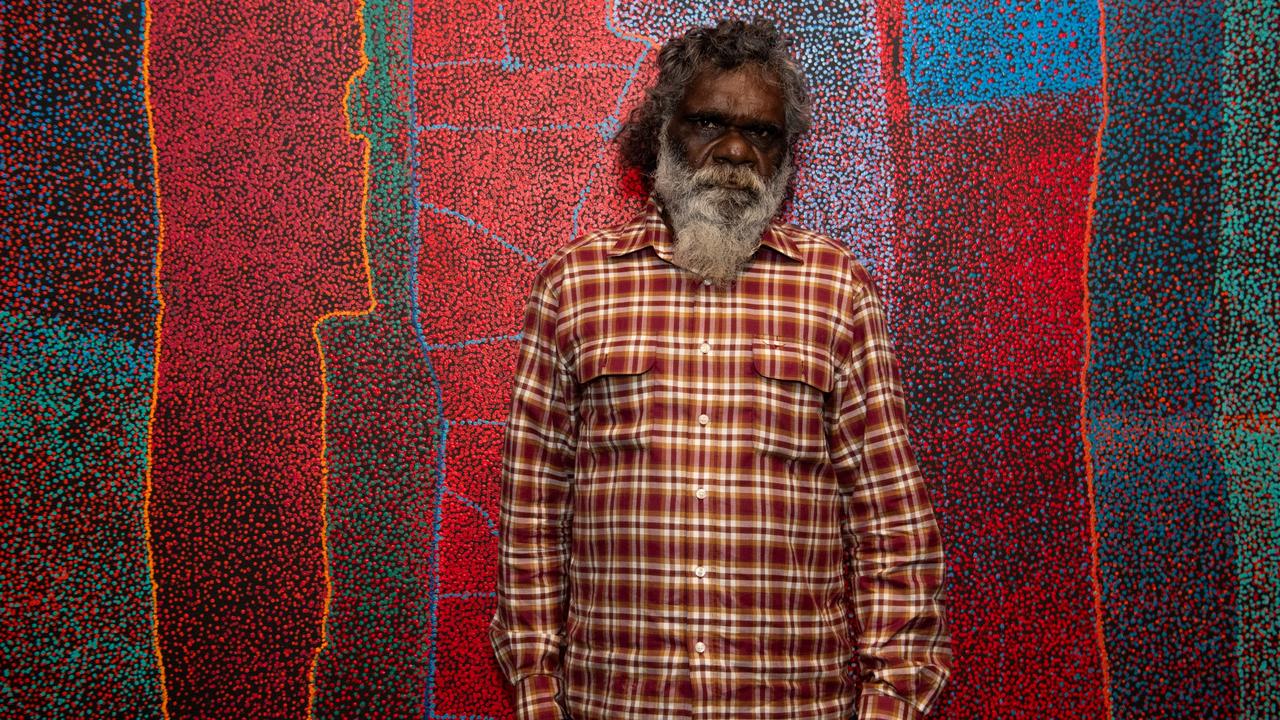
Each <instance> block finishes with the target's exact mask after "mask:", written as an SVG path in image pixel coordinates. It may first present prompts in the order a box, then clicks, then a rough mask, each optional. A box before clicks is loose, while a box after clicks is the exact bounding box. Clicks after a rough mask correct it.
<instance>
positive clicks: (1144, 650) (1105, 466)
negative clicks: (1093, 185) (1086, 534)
mask: <svg viewBox="0 0 1280 720" xmlns="http://www.w3.org/2000/svg"><path fill="white" fill-rule="evenodd" d="M1221 22H1222V7H1221V4H1220V3H1217V2H1208V3H1169V4H1158V3H1146V2H1120V3H1114V4H1112V3H1108V4H1107V5H1106V27H1107V38H1106V46H1107V49H1108V61H1109V62H1108V86H1109V97H1110V105H1109V107H1110V117H1109V121H1108V124H1107V127H1106V130H1105V133H1104V136H1103V159H1102V167H1101V169H1100V181H1099V188H1098V201H1097V206H1096V212H1097V214H1096V219H1095V226H1094V227H1095V239H1094V243H1093V247H1092V248H1091V251H1090V257H1089V278H1088V282H1089V290H1090V294H1091V299H1092V333H1093V351H1092V365H1091V369H1090V372H1089V376H1088V387H1089V402H1088V406H1087V414H1088V421H1089V427H1090V433H1089V435H1090V441H1091V444H1092V450H1093V453H1092V454H1093V458H1094V467H1095V487H1096V491H1097V506H1098V530H1099V533H1100V535H1101V553H1100V554H1101V566H1102V583H1103V593H1104V607H1105V610H1106V616H1105V631H1106V639H1107V649H1108V652H1109V656H1110V661H1111V668H1112V692H1111V697H1112V703H1113V705H1114V709H1115V714H1114V715H1115V717H1117V718H1137V717H1143V718H1151V717H1231V716H1233V715H1234V714H1235V712H1236V692H1235V685H1236V678H1235V676H1234V672H1233V669H1232V668H1233V666H1234V659H1233V651H1234V647H1233V644H1234V636H1235V632H1236V630H1235V624H1236V622H1237V619H1236V610H1235V597H1234V592H1235V571H1234V568H1233V564H1232V563H1233V560H1232V559H1233V556H1234V549H1233V536H1232V531H1231V527H1230V523H1229V521H1228V518H1227V514H1226V508H1225V507H1224V502H1225V494H1226V490H1227V489H1226V477H1225V475H1224V473H1223V471H1222V468H1221V465H1220V462H1219V460H1218V457H1217V453H1216V450H1215V448H1214V445H1213V435H1212V418H1213V387H1212V383H1213V357H1214V344H1213V339H1214V327H1213V324H1214V298H1213V286H1214V273H1215V268H1214V256H1213V255H1212V254H1210V253H1209V252H1207V250H1208V249H1209V248H1213V247H1214V246H1215V238H1216V234H1217V223H1218V220H1219V215H1220V202H1219V197H1218V175H1219V164H1220V162H1219V155H1218V144H1219V140H1220V124H1219V118H1220V117H1221V113H1222V100H1221V90H1220V78H1219V65H1218V63H1219V57H1220V53H1221V51H1222V42H1223V37H1222V27H1221Z"/></svg>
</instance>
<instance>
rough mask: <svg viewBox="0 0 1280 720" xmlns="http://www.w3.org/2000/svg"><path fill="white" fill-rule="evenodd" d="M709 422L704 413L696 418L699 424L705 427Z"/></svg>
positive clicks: (707, 416) (708, 417)
mask: <svg viewBox="0 0 1280 720" xmlns="http://www.w3.org/2000/svg"><path fill="white" fill-rule="evenodd" d="M709 422H711V417H710V416H709V415H707V414H706V413H702V414H701V415H699V416H698V423H699V424H702V425H706V424H707V423H709Z"/></svg>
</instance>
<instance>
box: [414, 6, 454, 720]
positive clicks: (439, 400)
mask: <svg viewBox="0 0 1280 720" xmlns="http://www.w3.org/2000/svg"><path fill="white" fill-rule="evenodd" d="M407 27H408V32H407V38H406V42H407V43H408V45H409V53H408V54H409V57H413V52H414V22H413V7H412V5H410V7H409V21H408V23H407ZM417 124H418V102H417V78H416V74H415V72H414V68H413V63H412V62H411V63H409V199H410V203H411V207H412V208H413V213H412V214H413V217H412V220H411V224H410V226H409V277H408V281H409V288H410V293H409V318H410V322H411V324H412V325H413V334H414V337H415V338H416V339H417V341H418V345H419V346H421V348H422V359H423V361H424V362H426V364H427V377H428V379H429V380H430V381H431V390H432V393H433V395H434V398H435V404H436V418H437V419H436V428H437V429H436V457H437V458H438V460H437V462H436V466H435V467H434V468H433V470H432V474H433V475H434V479H435V483H434V485H435V492H434V493H433V495H434V497H433V498H432V502H431V505H432V507H431V550H430V559H429V571H428V573H427V616H428V618H429V622H430V625H431V631H430V637H429V638H428V647H427V686H426V689H425V691H424V693H423V717H425V718H432V717H434V716H435V690H436V688H435V684H436V636H437V635H438V632H439V622H438V621H439V610H440V597H439V594H440V588H439V584H440V567H439V566H440V558H439V554H440V553H439V551H440V525H441V505H440V490H441V488H442V487H443V486H444V443H445V439H446V438H447V437H448V433H449V421H448V420H447V419H446V418H445V417H444V394H443V390H442V388H441V386H440V378H439V376H437V375H436V371H435V365H434V363H432V362H431V354H430V353H429V352H428V351H427V349H426V348H427V338H426V333H424V332H423V330H422V313H421V308H420V302H421V298H420V297H419V293H418V255H419V253H420V252H421V250H422V230H421V224H422V211H423V203H422V199H421V197H420V196H419V194H418V132H417V129H416V126H417Z"/></svg>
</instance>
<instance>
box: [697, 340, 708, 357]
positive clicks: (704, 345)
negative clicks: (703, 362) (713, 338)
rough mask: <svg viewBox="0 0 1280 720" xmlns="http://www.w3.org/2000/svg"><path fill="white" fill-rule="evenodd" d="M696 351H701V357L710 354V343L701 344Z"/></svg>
mask: <svg viewBox="0 0 1280 720" xmlns="http://www.w3.org/2000/svg"><path fill="white" fill-rule="evenodd" d="M698 349H699V350H701V351H702V354H703V355H706V354H707V353H709V352H711V343H705V342H704V343H702V345H700V346H699V347H698Z"/></svg>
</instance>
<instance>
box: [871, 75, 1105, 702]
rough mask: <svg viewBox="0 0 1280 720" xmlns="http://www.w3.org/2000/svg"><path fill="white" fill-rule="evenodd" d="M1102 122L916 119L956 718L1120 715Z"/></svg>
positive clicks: (926, 371)
mask: <svg viewBox="0 0 1280 720" xmlns="http://www.w3.org/2000/svg"><path fill="white" fill-rule="evenodd" d="M1097 106H1098V99H1097V97H1096V94H1095V93H1094V92H1091V91H1089V92H1081V93H1078V94H1076V95H1073V96H1069V97H1065V96H1058V95H1039V96H1031V97H1027V98H1019V99H1015V100H1009V101H1003V102H1001V103H999V104H997V105H992V106H979V107H977V108H976V109H972V114H970V115H968V116H966V117H961V118H959V119H953V118H951V117H947V116H944V115H942V114H938V115H934V116H923V115H920V114H918V115H917V116H916V117H914V118H913V130H914V137H913V139H912V147H913V150H912V154H911V157H910V166H909V169H910V177H911V195H910V197H909V199H908V201H907V202H908V208H907V213H906V215H907V217H908V222H909V225H908V232H909V234H910V235H911V237H912V242H911V243H910V245H909V248H908V249H904V250H903V251H902V255H901V257H902V264H901V270H902V279H901V280H900V281H899V283H898V287H899V288H900V292H899V298H898V313H899V314H898V317H897V323H896V325H897V328H898V337H899V346H900V349H901V351H902V360H903V366H904V369H905V372H906V379H907V392H908V397H909V403H910V404H911V406H912V408H913V413H912V416H913V419H914V420H916V422H915V425H914V427H913V430H914V437H915V440H916V443H917V445H918V447H919V448H920V456H921V459H922V462H923V463H924V464H925V466H926V472H927V473H928V475H929V476H930V477H931V478H934V487H935V488H937V489H938V490H940V491H941V492H935V497H934V501H935V504H936V505H937V506H938V508H939V511H940V515H941V516H942V518H943V525H944V534H945V536H946V537H948V538H950V541H949V543H948V546H947V551H948V557H947V563H948V575H949V577H950V578H951V585H950V586H949V587H950V600H951V605H950V615H949V617H950V620H951V625H952V629H953V639H954V642H955V653H956V670H955V674H954V676H953V678H952V682H951V684H950V686H949V687H948V690H947V691H946V694H945V696H944V700H943V704H942V707H941V709H940V714H941V715H942V716H944V717H979V716H984V717H985V716H988V715H990V716H1000V717H1006V716H1007V717H1013V716H1015V715H1018V716H1027V717H1032V716H1034V717H1073V718H1089V717H1098V713H1099V709H1100V708H1102V707H1103V706H1104V704H1103V702H1102V697H1101V695H1102V693H1103V692H1104V689H1103V687H1102V671H1101V657H1100V655H1099V649H1098V647H1097V640H1096V637H1095V634H1094V622H1093V617H1092V607H1093V595H1092V592H1093V591H1092V589H1091V586H1090V575H1089V568H1090V555H1089V538H1088V517H1089V514H1090V513H1091V512H1092V509H1091V508H1090V506H1089V502H1088V496H1087V490H1086V486H1085V483H1084V477H1083V469H1082V464H1083V460H1082V453H1083V448H1082V445H1081V440H1080V437H1079V431H1078V427H1079V426H1078V417H1079V415H1078V413H1079V404H1080V399H1079V398H1080V396H1079V372H1080V369H1081V363H1082V362H1083V357H1084V354H1083V353H1084V344H1083V343H1084V327H1083V316H1082V314H1081V312H1080V308H1081V307H1082V303H1083V293H1082V288H1081V278H1082V276H1083V275H1082V274H1083V263H1084V258H1083V251H1084V242H1083V239H1082V238H1083V236H1084V232H1083V231H1084V222H1085V217H1086V211H1087V198H1088V187H1089V180H1090V175H1091V173H1092V171H1093V163H1092V160H1093V155H1092V150H1093V139H1094V137H1095V132H1096V127H1097V121H1098V120H1097V111H1096V108H1097ZM919 112H921V113H923V112H928V111H919ZM992 408H1004V410H1001V411H999V412H992V410H991V409H992ZM975 448H978V449H980V452H978V453H975V452H974V450H975ZM1012 668H1016V672H1013V671H1011V669H1012Z"/></svg>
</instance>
